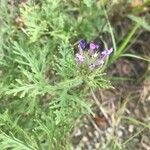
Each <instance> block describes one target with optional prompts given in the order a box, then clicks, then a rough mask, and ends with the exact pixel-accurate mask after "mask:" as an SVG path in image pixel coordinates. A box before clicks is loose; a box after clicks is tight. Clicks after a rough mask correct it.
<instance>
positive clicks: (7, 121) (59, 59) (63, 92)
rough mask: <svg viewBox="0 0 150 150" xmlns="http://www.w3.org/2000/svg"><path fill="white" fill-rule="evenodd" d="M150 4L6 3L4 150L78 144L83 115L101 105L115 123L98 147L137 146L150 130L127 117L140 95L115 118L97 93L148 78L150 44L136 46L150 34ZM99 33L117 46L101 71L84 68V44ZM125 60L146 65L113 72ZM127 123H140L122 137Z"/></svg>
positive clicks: (1, 54) (2, 32)
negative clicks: (80, 50)
mask: <svg viewBox="0 0 150 150" xmlns="http://www.w3.org/2000/svg"><path fill="white" fill-rule="evenodd" d="M149 5H150V2H149V1H146V0H145V1H144V2H143V1H140V0H139V1H136V0H131V1H115V0H113V1H108V0H103V1H101V0H97V1H96V0H82V1H80V0H75V1H73V0H30V1H29V0H21V1H13V0H12V1H9V0H1V1H0V8H1V9H0V149H1V150H8V149H12V150H53V149H58V150H61V149H73V147H74V146H73V145H74V144H72V142H71V137H72V132H73V129H74V128H75V127H77V126H78V125H77V124H78V123H77V122H78V121H77V120H82V117H83V116H84V115H85V114H86V115H88V116H94V114H95V112H94V107H92V106H93V105H95V104H96V107H98V108H99V109H100V111H101V113H102V114H103V116H104V118H105V119H106V120H107V121H106V122H108V123H109V126H110V127H112V132H111V134H109V135H108V137H109V138H107V140H106V142H104V143H102V145H100V147H99V148H97V149H111V150H112V149H114V150H117V149H124V148H125V149H132V147H130V145H129V146H128V144H129V143H130V141H132V139H133V138H134V137H135V136H136V135H139V134H140V133H141V132H143V131H145V130H146V131H149V128H150V124H149V122H148V118H146V119H145V121H143V120H137V119H136V118H134V117H132V118H131V117H128V116H125V115H124V113H125V110H126V106H127V105H126V104H127V102H128V101H130V100H131V99H133V97H134V96H135V94H134V95H133V94H131V93H130V94H129V93H128V95H126V99H123V100H120V102H121V104H120V103H118V104H120V105H118V104H117V105H116V106H115V109H116V110H117V111H116V113H115V116H109V113H108V112H107V111H106V109H104V107H103V105H102V103H101V102H99V99H98V98H97V95H96V92H97V91H98V90H100V91H105V90H102V89H108V88H109V90H110V91H111V90H114V91H115V90H116V91H117V89H116V88H115V86H116V83H118V82H120V83H122V82H125V81H127V82H125V83H127V84H128V83H129V82H130V84H134V85H135V86H136V83H139V82H140V83H142V81H143V80H145V79H146V80H148V78H149V61H150V59H149V47H148V49H147V50H144V51H143V49H142V52H140V51H138V50H137V48H134V51H131V49H132V48H131V47H132V46H133V45H134V44H135V43H136V41H137V40H138V37H139V36H140V35H141V34H142V33H143V32H148V31H150V25H149V24H148V22H149ZM118 24H119V25H118ZM96 37H100V38H101V39H102V40H103V42H104V43H105V47H109V48H110V47H113V49H114V52H113V54H112V55H111V56H110V58H109V59H108V60H107V62H106V63H105V64H104V65H103V67H101V68H99V69H97V70H94V71H89V70H86V69H84V68H80V67H79V66H78V65H77V64H76V61H75V53H76V51H77V43H78V41H79V40H80V39H81V38H84V39H87V40H93V39H94V38H96ZM148 37H149V36H146V38H148ZM124 57H127V58H128V59H129V60H132V61H135V60H138V62H140V63H142V64H143V63H144V65H143V67H142V68H140V66H139V67H138V66H136V64H137V63H133V64H135V66H136V67H138V69H139V70H140V71H139V73H136V71H135V75H134V76H128V72H127V75H126V76H116V75H114V74H113V70H114V68H115V67H114V65H115V64H116V63H117V62H119V61H120V58H124ZM129 66H130V64H129ZM135 66H132V67H135ZM127 67H128V66H127ZM133 70H134V69H133ZM106 73H108V75H106ZM110 81H111V82H112V84H110ZM147 93H148V92H147ZM146 98H147V97H146ZM146 98H145V99H146ZM148 104H149V103H148ZM114 105H115V104H114ZM131 113H132V112H131ZM147 115H148V112H147ZM113 117H114V118H113ZM113 119H114V120H113ZM124 121H126V122H132V124H136V125H137V126H140V128H137V129H136V133H135V134H133V135H132V136H129V137H128V138H127V139H126V140H123V141H118V139H117V136H116V134H115V132H116V130H117V129H118V125H119V123H120V122H124ZM81 122H82V121H81ZM97 130H99V129H97ZM84 149H86V148H84ZM87 149H88V148H87ZM93 149H94V148H93ZM135 149H136V148H135Z"/></svg>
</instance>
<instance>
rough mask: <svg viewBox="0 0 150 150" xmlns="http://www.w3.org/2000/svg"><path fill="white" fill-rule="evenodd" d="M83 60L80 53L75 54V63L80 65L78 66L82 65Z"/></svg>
mask: <svg viewBox="0 0 150 150" xmlns="http://www.w3.org/2000/svg"><path fill="white" fill-rule="evenodd" d="M84 59H85V57H84V56H83V55H82V54H80V53H77V54H76V61H77V62H78V63H80V64H81V63H83V61H84Z"/></svg>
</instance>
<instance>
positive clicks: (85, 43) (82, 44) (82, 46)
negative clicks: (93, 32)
mask: <svg viewBox="0 0 150 150" xmlns="http://www.w3.org/2000/svg"><path fill="white" fill-rule="evenodd" d="M87 44H88V43H87V42H86V40H84V39H81V40H80V42H79V47H80V48H81V49H82V50H84V49H85V48H86V47H87Z"/></svg>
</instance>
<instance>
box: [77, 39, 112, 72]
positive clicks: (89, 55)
mask: <svg viewBox="0 0 150 150" xmlns="http://www.w3.org/2000/svg"><path fill="white" fill-rule="evenodd" d="M78 47H79V52H78V53H77V54H76V61H77V62H78V63H79V64H82V63H85V60H88V61H86V63H89V64H88V66H89V69H90V70H93V69H94V68H96V67H99V66H101V65H103V64H104V62H105V60H106V58H107V56H109V55H110V54H111V53H112V51H113V49H112V48H111V49H104V50H103V51H102V52H100V50H99V49H100V48H102V49H103V46H102V47H101V45H100V44H99V43H97V42H91V43H87V42H86V40H83V39H82V40H80V42H79V45H78ZM84 49H88V51H83V50H84Z"/></svg>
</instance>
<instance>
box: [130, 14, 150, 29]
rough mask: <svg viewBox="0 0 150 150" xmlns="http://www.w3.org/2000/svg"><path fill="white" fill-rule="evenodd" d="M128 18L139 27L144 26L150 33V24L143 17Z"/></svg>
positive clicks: (132, 16)
mask: <svg viewBox="0 0 150 150" xmlns="http://www.w3.org/2000/svg"><path fill="white" fill-rule="evenodd" d="M128 18H130V19H131V20H132V21H134V22H136V23H137V24H138V25H140V26H142V27H143V28H145V29H146V30H148V31H150V24H149V23H147V22H146V20H145V19H144V18H143V17H138V16H135V15H128Z"/></svg>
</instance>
